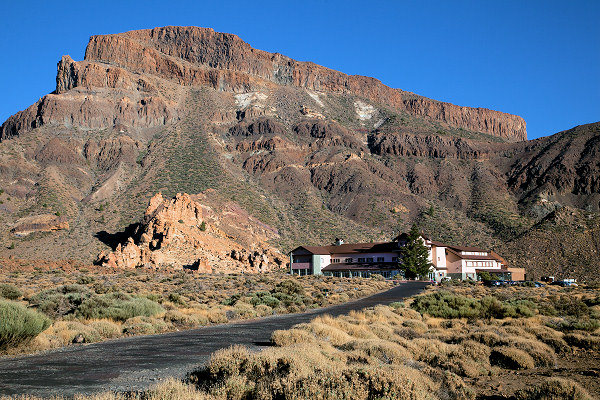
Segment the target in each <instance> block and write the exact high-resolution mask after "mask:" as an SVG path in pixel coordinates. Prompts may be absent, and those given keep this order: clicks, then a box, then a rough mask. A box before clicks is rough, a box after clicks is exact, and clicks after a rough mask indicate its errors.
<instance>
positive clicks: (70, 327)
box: [50, 321, 102, 345]
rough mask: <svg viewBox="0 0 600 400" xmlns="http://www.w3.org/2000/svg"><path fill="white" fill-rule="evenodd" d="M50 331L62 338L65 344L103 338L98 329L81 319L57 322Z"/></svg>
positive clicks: (95, 340)
mask: <svg viewBox="0 0 600 400" xmlns="http://www.w3.org/2000/svg"><path fill="white" fill-rule="evenodd" d="M50 331H51V332H50V333H51V334H52V335H54V336H55V337H58V338H59V339H60V341H61V343H62V344H63V345H68V344H71V343H93V342H98V341H100V340H101V339H102V338H101V335H100V334H99V333H98V331H96V330H95V329H94V328H92V327H91V326H87V325H84V324H82V323H81V322H79V321H58V322H55V323H54V324H53V325H52V328H51V329H50Z"/></svg>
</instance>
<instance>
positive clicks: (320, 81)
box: [0, 27, 527, 141]
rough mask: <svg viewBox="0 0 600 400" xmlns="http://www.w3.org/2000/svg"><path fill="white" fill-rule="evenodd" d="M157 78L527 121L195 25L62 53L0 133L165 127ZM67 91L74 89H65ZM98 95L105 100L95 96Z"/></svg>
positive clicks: (458, 123) (508, 135) (452, 122)
mask: <svg viewBox="0 0 600 400" xmlns="http://www.w3.org/2000/svg"><path fill="white" fill-rule="evenodd" d="M152 77H154V78H158V79H160V80H168V81H170V82H171V83H174V84H176V85H180V86H206V85H208V86H211V87H212V88H214V89H217V90H221V91H232V92H236V93H244V92H252V91H258V90H263V89H264V88H272V87H273V86H275V85H290V86H295V87H299V88H303V89H309V90H311V91H316V92H325V93H335V94H351V95H355V96H360V97H363V98H365V99H368V100H370V101H372V102H376V103H380V104H385V105H387V106H389V107H393V108H394V109H395V110H396V111H398V112H407V113H409V114H411V115H414V116H417V117H419V118H425V119H428V120H431V121H438V122H442V123H444V124H447V125H448V126H451V127H455V128H462V129H466V130H470V131H477V132H483V133H487V134H490V135H494V136H498V137H502V138H504V139H507V140H511V141H522V140H526V138H527V133H526V127H525V121H524V120H523V119H522V118H521V117H518V116H515V115H510V114H506V113H502V112H498V111H493V110H487V109H483V108H469V107H460V106H456V105H453V104H449V103H442V102H439V101H435V100H431V99H427V98H425V97H421V96H417V95H414V94H412V93H409V92H404V91H402V90H398V89H392V88H389V87H387V86H385V85H383V84H382V83H381V82H380V81H378V80H376V79H374V78H369V77H364V76H349V75H346V74H344V73H341V72H338V71H334V70H331V69H328V68H325V67H321V66H319V65H316V64H314V63H310V62H299V61H295V60H293V59H291V58H289V57H286V56H283V55H281V54H278V53H268V52H265V51H261V50H257V49H253V48H252V47H251V46H250V45H249V44H247V43H245V42H243V41H242V40H241V39H240V38H239V37H237V36H235V35H231V34H226V33H218V32H215V31H213V30H212V29H205V28H197V27H164V28H155V29H152V30H140V31H132V32H126V33H120V34H116V35H102V36H93V37H91V39H90V42H89V44H88V47H87V49H86V53H85V60H84V61H82V62H74V61H73V60H72V59H71V58H70V57H68V56H65V57H63V59H62V60H61V61H60V62H59V64H58V74H57V79H56V81H57V83H56V92H55V94H50V95H48V96H45V97H44V98H42V99H41V100H40V101H39V102H38V103H36V104H34V105H33V106H31V107H30V108H28V109H27V110H25V111H23V112H21V113H18V114H16V115H15V116H13V117H11V118H9V120H8V121H6V123H5V124H3V126H2V128H1V132H0V135H1V136H0V137H1V138H7V137H10V136H14V135H16V134H18V133H20V132H25V131H28V130H31V129H33V128H35V127H38V126H41V125H42V124H65V125H66V126H70V125H77V126H82V127H85V128H99V127H108V126H111V124H112V125H114V124H118V123H122V124H124V125H125V126H129V127H134V128H135V127H140V126H143V127H152V126H160V125H164V124H166V123H168V122H172V121H174V119H176V118H177V112H176V107H175V104H174V103H173V102H171V101H169V100H168V99H165V97H164V96H160V95H159V90H158V89H157V88H158V86H160V85H158V84H156V82H153V79H152ZM76 88H80V89H83V88H86V89H90V88H103V89H104V88H110V89H117V90H119V91H120V92H123V93H124V94H126V96H125V97H122V98H120V99H117V98H106V97H102V96H100V98H98V97H97V98H90V97H89V96H90V95H89V93H88V94H87V95H86V94H83V93H81V92H73V93H71V92H72V90H73V89H76ZM67 92H69V93H70V95H68V96H65V95H64V94H65V93H67ZM98 100H101V101H98Z"/></svg>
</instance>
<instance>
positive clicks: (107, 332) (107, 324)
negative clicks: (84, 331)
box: [89, 320, 121, 339]
mask: <svg viewBox="0 0 600 400" xmlns="http://www.w3.org/2000/svg"><path fill="white" fill-rule="evenodd" d="M89 326H90V328H92V329H94V330H95V331H96V332H98V334H99V335H100V336H101V337H102V338H104V339H113V338H116V337H119V336H121V327H120V326H119V325H117V324H115V323H114V322H111V321H108V320H99V321H92V322H90V324H89Z"/></svg>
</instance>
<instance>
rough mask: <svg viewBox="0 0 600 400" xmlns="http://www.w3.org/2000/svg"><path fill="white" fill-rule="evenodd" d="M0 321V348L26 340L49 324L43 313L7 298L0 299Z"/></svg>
mask: <svg viewBox="0 0 600 400" xmlns="http://www.w3.org/2000/svg"><path fill="white" fill-rule="evenodd" d="M0 321H1V323H0V349H5V348H7V347H10V346H16V345H19V344H21V343H24V342H27V341H29V340H31V339H32V338H34V337H36V336H37V335H38V334H39V333H40V332H42V331H44V330H45V329H46V328H48V327H49V326H50V319H49V318H48V317H46V316H45V315H43V314H41V313H39V312H37V311H34V310H29V309H27V308H26V307H25V306H24V305H22V304H19V303H15V302H12V301H9V300H0Z"/></svg>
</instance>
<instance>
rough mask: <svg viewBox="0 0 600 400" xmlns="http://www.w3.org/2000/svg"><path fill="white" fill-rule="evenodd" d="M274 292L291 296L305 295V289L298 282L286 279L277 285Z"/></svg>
mask: <svg viewBox="0 0 600 400" xmlns="http://www.w3.org/2000/svg"><path fill="white" fill-rule="evenodd" d="M274 292H279V293H284V294H287V295H290V296H293V295H300V296H302V295H303V294H304V288H303V287H302V285H300V284H299V283H298V282H296V281H294V280H291V279H286V280H285V281H282V282H279V283H278V284H277V285H275V289H274Z"/></svg>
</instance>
